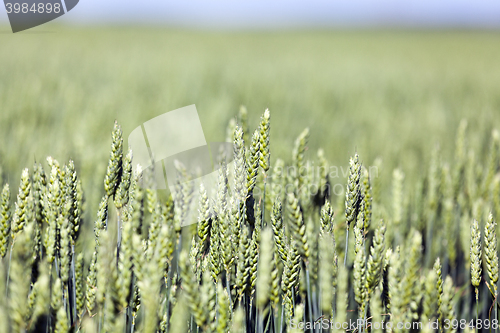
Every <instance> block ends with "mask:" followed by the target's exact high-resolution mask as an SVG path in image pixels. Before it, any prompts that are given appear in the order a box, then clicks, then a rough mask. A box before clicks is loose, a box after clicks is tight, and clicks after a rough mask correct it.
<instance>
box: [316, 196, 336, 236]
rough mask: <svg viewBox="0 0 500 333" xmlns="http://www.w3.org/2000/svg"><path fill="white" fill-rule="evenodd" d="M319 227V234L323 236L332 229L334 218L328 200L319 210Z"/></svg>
mask: <svg viewBox="0 0 500 333" xmlns="http://www.w3.org/2000/svg"><path fill="white" fill-rule="evenodd" d="M319 222H320V225H321V233H322V234H324V233H326V232H332V231H333V227H334V223H335V222H334V217H333V208H332V205H331V204H330V202H329V201H328V200H326V201H325V204H324V205H323V207H322V208H321V215H320V219H319Z"/></svg>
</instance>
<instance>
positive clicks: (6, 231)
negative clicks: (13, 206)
mask: <svg viewBox="0 0 500 333" xmlns="http://www.w3.org/2000/svg"><path fill="white" fill-rule="evenodd" d="M0 200H1V202H0V257H2V258H3V257H5V254H6V253H7V249H8V245H9V235H10V223H11V221H10V218H11V212H10V189H9V184H5V185H4V187H3V190H2V197H1V199H0Z"/></svg>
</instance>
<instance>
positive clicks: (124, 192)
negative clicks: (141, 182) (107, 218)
mask: <svg viewBox="0 0 500 333" xmlns="http://www.w3.org/2000/svg"><path fill="white" fill-rule="evenodd" d="M132 160H133V155H132V149H131V148H129V150H128V153H127V155H125V156H124V157H123V161H122V175H121V180H120V184H119V185H118V188H117V190H116V194H115V200H114V201H115V206H116V208H118V209H120V208H122V207H123V206H125V205H126V204H127V203H128V201H129V188H130V183H131V179H132Z"/></svg>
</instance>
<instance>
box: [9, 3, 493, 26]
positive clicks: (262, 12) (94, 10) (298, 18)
mask: <svg viewBox="0 0 500 333" xmlns="http://www.w3.org/2000/svg"><path fill="white" fill-rule="evenodd" d="M6 20H7V14H6V12H5V9H1V10H0V22H1V21H4V22H5V21H6ZM60 20H61V21H64V22H68V23H77V24H94V23H99V24H128V23H132V24H165V25H169V26H180V27H184V26H187V27H201V28H206V27H211V28H230V29H242V28H243V29H245V28H289V27H291V28H301V27H366V26H368V27H373V26H389V27H392V26H396V27H415V26H417V27H463V28H468V27H477V28H493V27H495V28H500V1H499V0H485V1H478V0H475V1H472V0H467V1H465V0H333V1H324V0H312V1H306V0H301V1H297V0H175V1H165V0H136V1H131V0H80V3H79V4H78V5H77V6H76V7H75V8H74V9H73V10H72V11H71V12H69V13H68V14H67V15H65V16H63V17H62V18H60Z"/></svg>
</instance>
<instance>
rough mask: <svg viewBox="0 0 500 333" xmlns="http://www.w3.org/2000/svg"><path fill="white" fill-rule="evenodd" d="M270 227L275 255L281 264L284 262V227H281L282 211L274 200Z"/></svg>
mask: <svg viewBox="0 0 500 333" xmlns="http://www.w3.org/2000/svg"><path fill="white" fill-rule="evenodd" d="M271 225H272V227H273V232H274V243H275V244H276V253H277V254H278V255H279V257H280V259H281V261H282V262H283V264H284V263H285V262H286V250H285V243H286V240H285V226H284V225H283V209H282V206H281V201H280V199H279V198H276V201H275V202H274V205H273V211H272V212H271Z"/></svg>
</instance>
